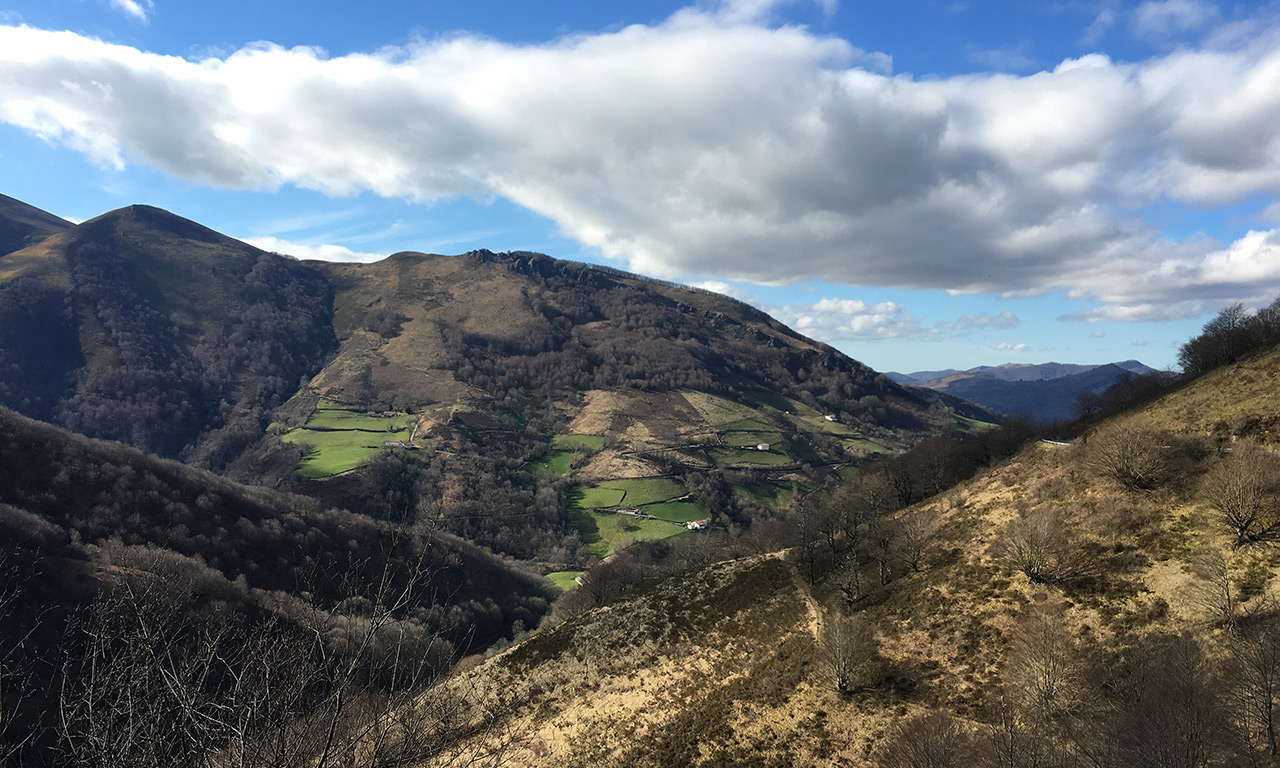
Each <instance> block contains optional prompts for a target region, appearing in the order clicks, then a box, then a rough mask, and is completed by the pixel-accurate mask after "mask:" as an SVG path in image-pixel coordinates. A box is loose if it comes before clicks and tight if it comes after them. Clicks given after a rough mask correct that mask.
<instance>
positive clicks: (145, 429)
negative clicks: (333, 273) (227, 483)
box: [0, 206, 336, 467]
mask: <svg viewBox="0 0 1280 768" xmlns="http://www.w3.org/2000/svg"><path fill="white" fill-rule="evenodd" d="M335 346H336V340H335V339H334V337H333V329H332V289H331V288H330V286H329V285H328V283H327V282H326V281H325V280H324V278H323V276H321V275H320V274H319V273H318V272H317V271H316V270H314V269H312V268H310V267H308V266H306V265H304V264H301V263H299V262H297V261H296V260H293V259H288V258H285V257H283V256H278V255H275V254H269V253H265V252H263V251H260V250H258V249H256V248H253V247H251V246H249V245H246V244H244V243H241V242H239V241H237V240H233V239H231V238H229V237H225V236H223V235H220V234H218V233H216V232H214V231H213V230H210V229H207V228H205V227H202V226H200V225H198V224H195V223H194V222H190V221H187V220H186V219H182V218H180V217H178V216H174V215H173V214H171V213H168V212H165V211H162V210H160V209H158V208H151V207H148V206H132V207H130V208H124V209H121V210H118V211H113V212H111V213H108V214H105V215H103V216H99V217H97V218H95V219H92V220H90V221H87V222H84V223H83V224H79V225H77V226H74V227H71V228H69V229H65V230H63V231H61V232H59V233H57V234H55V235H53V236H51V237H49V238H47V239H45V240H43V241H41V242H40V243H38V244H36V245H33V246H29V247H27V248H24V249H22V250H19V251H16V252H14V253H10V254H7V255H5V256H0V403H2V404H5V405H8V406H10V407H12V408H15V409H17V410H19V411H21V412H22V413H25V414H27V415H30V416H33V417H36V418H40V419H44V420H48V421H53V422H56V423H59V424H61V425H63V426H66V427H68V428H70V429H73V430H76V431H78V432H82V433H84V434H87V435H90V436H93V437H101V438H106V439H112V440H121V441H124V442H128V443H131V444H133V445H136V446H138V447H139V448H142V449H144V450H147V451H151V452H155V453H159V454H161V455H165V456H174V457H176V456H179V455H186V456H187V457H189V458H197V459H201V460H202V462H203V463H205V464H206V465H209V466H214V467H217V466H220V465H221V464H223V463H225V461H226V457H228V456H230V455H234V454H238V453H239V452H240V451H242V450H243V449H244V447H245V446H246V445H247V444H250V443H252V442H255V441H256V440H258V439H259V438H260V436H261V433H262V429H263V427H265V425H266V423H267V418H268V414H269V412H270V410H271V409H273V408H275V407H276V406H278V405H279V404H280V402H282V401H283V400H284V399H285V398H287V397H288V396H290V395H291V394H292V393H293V392H294V391H295V390H296V389H297V385H298V381H299V380H300V379H301V378H303V377H305V376H309V375H311V374H312V373H314V371H315V370H317V369H318V368H319V366H320V365H321V363H322V362H323V360H325V359H326V358H327V357H328V356H329V355H330V354H331V353H332V351H333V349H334V347H335Z"/></svg>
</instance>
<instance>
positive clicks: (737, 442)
mask: <svg viewBox="0 0 1280 768" xmlns="http://www.w3.org/2000/svg"><path fill="white" fill-rule="evenodd" d="M720 439H721V440H723V441H724V442H725V444H726V445H730V446H733V447H734V448H747V447H752V448H754V447H755V446H756V445H759V444H760V443H768V444H769V445H771V446H773V445H781V444H782V433H781V432H776V431H765V430H760V431H756V432H736V431H735V432H722V433H721V434H720Z"/></svg>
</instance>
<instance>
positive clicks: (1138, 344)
mask: <svg viewBox="0 0 1280 768" xmlns="http://www.w3.org/2000/svg"><path fill="white" fill-rule="evenodd" d="M1150 343H1151V342H1149V341H1147V340H1146V339H1143V338H1137V339H1134V340H1133V346H1135V347H1145V346H1147V344H1150Z"/></svg>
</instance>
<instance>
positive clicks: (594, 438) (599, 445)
mask: <svg viewBox="0 0 1280 768" xmlns="http://www.w3.org/2000/svg"><path fill="white" fill-rule="evenodd" d="M551 447H552V448H555V449H556V450H560V451H579V452H588V451H599V450H602V449H603V448H604V438H603V437H601V436H600V435H555V436H553V437H552V438H551Z"/></svg>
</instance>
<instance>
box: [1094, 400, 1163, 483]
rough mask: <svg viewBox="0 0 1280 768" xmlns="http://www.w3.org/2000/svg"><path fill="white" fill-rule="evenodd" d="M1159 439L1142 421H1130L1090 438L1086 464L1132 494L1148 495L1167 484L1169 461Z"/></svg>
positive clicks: (1134, 418)
mask: <svg viewBox="0 0 1280 768" xmlns="http://www.w3.org/2000/svg"><path fill="white" fill-rule="evenodd" d="M1163 442H1164V439H1163V437H1162V435H1161V434H1160V433H1159V432H1158V431H1156V430H1155V429H1154V428H1152V427H1151V425H1150V424H1149V423H1148V422H1147V421H1146V420H1145V419H1143V418H1141V417H1137V416H1134V417H1129V418H1127V419H1123V420H1121V421H1117V422H1116V423H1114V424H1112V425H1111V426H1110V427H1108V428H1106V429H1104V430H1101V431H1099V433H1098V434H1096V435H1094V436H1092V437H1091V438H1089V442H1088V446H1087V451H1086V453H1085V460H1086V463H1087V464H1088V465H1089V466H1090V467H1091V468H1093V470H1094V471H1095V472H1097V473H1098V474H1100V475H1102V476H1104V477H1107V478H1110V479H1112V480H1114V481H1115V482H1117V483H1119V484H1120V485H1121V486H1123V487H1125V488H1127V489H1128V490H1131V491H1149V490H1153V489H1156V488H1159V487H1161V486H1163V485H1164V484H1165V483H1166V482H1168V480H1169V475H1170V471H1171V461H1170V455H1169V450H1170V449H1169V448H1168V446H1164V445H1163Z"/></svg>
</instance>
